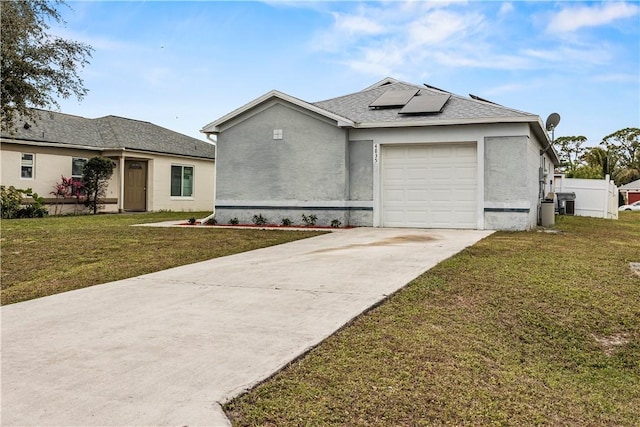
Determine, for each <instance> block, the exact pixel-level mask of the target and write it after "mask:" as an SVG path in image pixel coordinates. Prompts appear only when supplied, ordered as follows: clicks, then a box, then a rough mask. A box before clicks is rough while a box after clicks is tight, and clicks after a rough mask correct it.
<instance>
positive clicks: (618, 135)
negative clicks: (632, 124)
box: [600, 128, 640, 185]
mask: <svg viewBox="0 0 640 427" xmlns="http://www.w3.org/2000/svg"><path fill="white" fill-rule="evenodd" d="M600 144H601V145H604V146H605V147H606V148H607V150H608V151H609V152H611V153H614V154H615V156H616V158H617V159H618V164H619V168H618V169H617V170H616V173H615V174H613V176H614V180H615V182H616V184H617V185H624V184H627V183H629V182H631V181H635V180H636V179H640V129H639V128H624V129H620V130H618V131H616V132H614V133H612V134H610V135H607V136H605V137H604V138H603V139H602V142H601V143H600Z"/></svg>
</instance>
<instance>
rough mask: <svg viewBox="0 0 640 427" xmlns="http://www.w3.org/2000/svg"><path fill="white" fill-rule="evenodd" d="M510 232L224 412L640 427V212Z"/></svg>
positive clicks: (395, 421)
mask: <svg viewBox="0 0 640 427" xmlns="http://www.w3.org/2000/svg"><path fill="white" fill-rule="evenodd" d="M555 229H556V230H559V231H561V233H558V234H549V233H542V232H520V233H509V232H499V233H495V234H494V235H492V236H490V237H489V238H487V239H484V240H482V241H481V242H479V243H478V244H476V245H474V246H473V247H470V248H467V249H466V250H464V251H462V252H461V253H459V254H458V255H456V256H454V257H452V258H450V259H448V260H446V261H445V262H443V263H441V264H439V265H438V266H436V267H435V268H433V269H432V270H430V271H428V272H426V273H425V274H423V275H422V276H420V277H419V278H417V279H416V280H414V281H413V282H412V283H411V284H410V285H408V286H407V287H406V288H404V289H403V290H401V291H400V292H398V293H396V294H395V295H393V296H392V297H390V298H389V299H388V301H386V302H385V303H384V304H382V305H380V306H378V307H377V308H375V309H373V310H371V311H369V312H368V313H366V314H364V315H362V316H360V317H359V318H357V319H356V320H355V321H353V322H352V323H351V324H349V325H348V326H346V327H345V328H343V329H342V330H341V331H339V332H338V333H337V334H335V335H333V336H332V337H330V338H328V339H327V340H326V341H324V342H323V343H321V344H320V345H319V346H318V347H316V348H315V349H313V350H312V351H311V352H309V353H308V354H307V355H305V356H304V357H302V358H301V359H299V360H298V361H296V362H294V363H292V364H291V365H290V366H288V367H287V368H286V369H284V370H283V371H282V372H280V373H278V374H276V375H275V376H274V377H273V378H271V379H269V380H268V381H266V382H265V383H263V384H261V385H259V386H257V387H256V388H255V389H253V390H251V391H250V392H249V393H247V394H245V395H243V396H240V397H239V398H237V399H235V400H232V401H231V402H229V403H227V404H226V405H225V410H226V411H227V414H228V416H230V418H231V419H232V421H233V424H234V425H236V426H249V425H250V426H254V425H260V426H345V425H346V426H378V425H379V426H433V425H473V426H478V425H482V426H485V425H514V426H521V425H527V426H529V425H563V426H564V425H568V426H602V425H605V426H607V425H608V426H637V425H640V276H637V275H635V274H634V273H633V272H631V270H630V268H629V263H630V262H640V214H637V213H624V212H623V213H621V214H620V219H619V220H618V221H607V220H600V219H592V218H581V217H570V216H564V217H559V218H557V223H556V226H555Z"/></svg>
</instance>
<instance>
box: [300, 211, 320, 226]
mask: <svg viewBox="0 0 640 427" xmlns="http://www.w3.org/2000/svg"><path fill="white" fill-rule="evenodd" d="M317 220H318V217H317V216H315V215H314V214H311V215H309V216H307V215H305V214H302V222H304V225H306V226H307V227H313V226H314V225H316V221H317Z"/></svg>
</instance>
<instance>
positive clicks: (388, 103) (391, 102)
mask: <svg viewBox="0 0 640 427" xmlns="http://www.w3.org/2000/svg"><path fill="white" fill-rule="evenodd" d="M416 93H418V90H417V89H403V90H388V91H386V92H385V93H383V94H382V95H380V96H379V97H378V98H377V99H376V100H375V101H373V102H372V103H371V104H369V107H374V108H376V107H402V106H403V105H405V104H406V103H407V102H408V101H409V100H410V99H411V97H412V96H413V95H415V94H416Z"/></svg>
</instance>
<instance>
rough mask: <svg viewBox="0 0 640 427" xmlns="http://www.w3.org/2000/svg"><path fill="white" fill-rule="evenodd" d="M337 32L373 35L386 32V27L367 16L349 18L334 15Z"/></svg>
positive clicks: (342, 15) (337, 14)
mask: <svg viewBox="0 0 640 427" xmlns="http://www.w3.org/2000/svg"><path fill="white" fill-rule="evenodd" d="M333 17H334V19H335V30H336V31H338V32H340V33H346V34H349V35H356V36H359V35H372V34H380V33H382V32H384V26H383V25H382V24H380V23H378V22H376V21H374V20H372V19H369V18H367V17H365V16H349V15H344V14H342V13H333Z"/></svg>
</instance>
